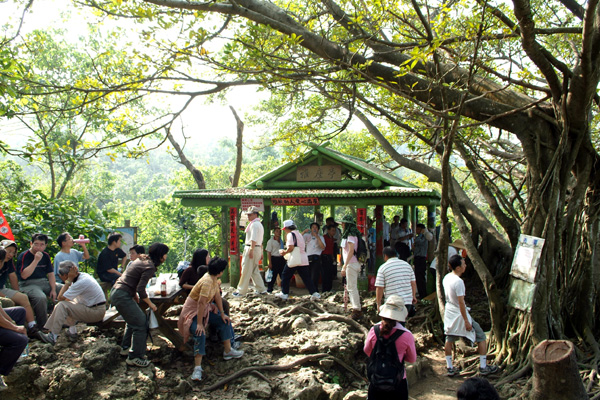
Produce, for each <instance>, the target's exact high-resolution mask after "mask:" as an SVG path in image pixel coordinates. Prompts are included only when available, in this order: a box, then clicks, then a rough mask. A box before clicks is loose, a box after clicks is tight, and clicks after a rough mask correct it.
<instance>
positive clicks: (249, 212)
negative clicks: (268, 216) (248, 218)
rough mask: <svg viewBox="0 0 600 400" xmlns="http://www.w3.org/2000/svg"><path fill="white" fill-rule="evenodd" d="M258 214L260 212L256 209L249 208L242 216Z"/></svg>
mask: <svg viewBox="0 0 600 400" xmlns="http://www.w3.org/2000/svg"><path fill="white" fill-rule="evenodd" d="M259 212H260V210H259V209H258V207H256V206H250V207H248V209H247V210H246V211H244V214H258V213H259Z"/></svg>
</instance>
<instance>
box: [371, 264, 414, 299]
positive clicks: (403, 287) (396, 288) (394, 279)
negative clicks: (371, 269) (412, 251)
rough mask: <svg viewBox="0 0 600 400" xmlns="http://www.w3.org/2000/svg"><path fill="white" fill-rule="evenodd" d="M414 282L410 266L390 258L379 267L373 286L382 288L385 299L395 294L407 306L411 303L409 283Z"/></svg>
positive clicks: (410, 286)
mask: <svg viewBox="0 0 600 400" xmlns="http://www.w3.org/2000/svg"><path fill="white" fill-rule="evenodd" d="M415 281H416V279H415V273H414V272H413V269H412V267H411V266H410V264H409V263H407V262H406V261H403V260H400V259H399V258H398V257H392V258H390V259H389V260H387V261H386V262H385V264H383V265H382V266H381V267H379V271H377V279H375V286H376V287H382V288H383V295H384V297H385V298H386V299H388V298H389V296H391V295H393V294H396V295H398V296H402V298H403V299H404V304H407V305H409V304H412V301H413V292H412V285H411V282H415Z"/></svg>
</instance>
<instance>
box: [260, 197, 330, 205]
mask: <svg viewBox="0 0 600 400" xmlns="http://www.w3.org/2000/svg"><path fill="white" fill-rule="evenodd" d="M271 202H272V203H273V205H274V206H318V205H319V198H318V197H284V198H273V199H271Z"/></svg>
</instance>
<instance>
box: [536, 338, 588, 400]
mask: <svg viewBox="0 0 600 400" xmlns="http://www.w3.org/2000/svg"><path fill="white" fill-rule="evenodd" d="M532 359H533V390H532V392H531V396H530V397H529V398H530V399H531V400H545V399H552V400H571V399H589V397H588V394H587V391H586V390H585V388H584V387H583V382H582V381H581V377H580V375H579V369H578V367H577V361H576V360H575V347H574V346H573V343H571V342H569V341H568V340H544V341H543V342H541V343H540V344H538V345H537V346H536V347H535V349H533V353H532Z"/></svg>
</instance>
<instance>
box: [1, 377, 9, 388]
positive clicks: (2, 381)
mask: <svg viewBox="0 0 600 400" xmlns="http://www.w3.org/2000/svg"><path fill="white" fill-rule="evenodd" d="M6 389H8V386H6V383H4V379H3V378H2V375H0V392H1V391H3V390H6Z"/></svg>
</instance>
